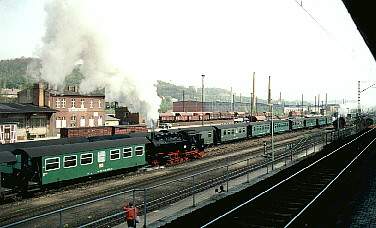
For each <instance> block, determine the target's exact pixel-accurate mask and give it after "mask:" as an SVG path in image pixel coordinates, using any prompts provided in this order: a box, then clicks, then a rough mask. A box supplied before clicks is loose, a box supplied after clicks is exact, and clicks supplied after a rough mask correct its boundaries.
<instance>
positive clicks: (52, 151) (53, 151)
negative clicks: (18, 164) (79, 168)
mask: <svg viewBox="0 0 376 228" xmlns="http://www.w3.org/2000/svg"><path fill="white" fill-rule="evenodd" d="M148 142H149V141H148V140H147V139H146V138H145V137H138V138H124V139H115V140H102V141H95V142H84V143H75V144H65V145H51V146H41V147H31V148H20V149H19V151H24V152H25V153H26V154H27V155H29V156H30V157H32V158H35V157H42V156H54V155H61V154H70V153H77V152H82V151H91V150H97V149H107V148H114V147H119V146H123V145H133V144H146V143H148Z"/></svg>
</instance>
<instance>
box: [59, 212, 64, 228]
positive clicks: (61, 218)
mask: <svg viewBox="0 0 376 228" xmlns="http://www.w3.org/2000/svg"><path fill="white" fill-rule="evenodd" d="M62 211H63V210H62V208H61V207H60V211H59V227H60V228H63V227H64V226H63V212H62Z"/></svg>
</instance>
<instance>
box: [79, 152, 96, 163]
mask: <svg viewBox="0 0 376 228" xmlns="http://www.w3.org/2000/svg"><path fill="white" fill-rule="evenodd" d="M90 164H93V154H81V165H90Z"/></svg>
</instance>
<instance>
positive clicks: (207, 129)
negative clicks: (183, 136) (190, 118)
mask: <svg viewBox="0 0 376 228" xmlns="http://www.w3.org/2000/svg"><path fill="white" fill-rule="evenodd" d="M179 130H181V131H184V130H195V131H198V132H200V131H213V130H214V126H201V127H200V126H199V127H187V128H179Z"/></svg>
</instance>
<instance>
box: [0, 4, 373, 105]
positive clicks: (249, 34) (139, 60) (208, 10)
mask: <svg viewBox="0 0 376 228" xmlns="http://www.w3.org/2000/svg"><path fill="white" fill-rule="evenodd" d="M107 2H108V4H109V7H107V9H106V10H107V12H106V14H105V15H106V16H108V17H111V16H112V14H111V3H112V1H107ZM122 2H124V3H123V4H121V5H122V6H123V8H122V9H114V10H117V11H119V10H120V11H121V12H122V13H123V14H124V16H123V17H121V19H122V20H124V26H123V27H119V28H115V29H117V30H118V32H119V34H122V35H124V34H125V35H126V37H127V38H126V39H124V45H125V46H126V47H127V48H126V49H125V50H127V51H125V52H124V56H123V58H124V62H125V63H127V66H125V67H126V68H128V69H129V72H133V73H134V74H136V75H140V77H141V76H142V77H146V78H145V80H156V79H162V80H171V81H172V82H175V83H178V84H181V85H195V86H200V85H201V76H200V75H201V74H205V75H206V78H205V84H206V86H209V87H222V88H230V87H231V86H232V87H233V89H234V91H236V92H237V94H239V93H242V94H243V95H244V94H246V95H248V94H249V93H250V87H251V75H252V73H253V72H254V71H255V72H256V84H257V86H256V89H257V91H256V94H257V95H258V96H259V97H263V98H265V97H266V96H267V90H266V88H267V76H269V75H271V76H272V90H273V98H274V99H276V98H277V97H278V95H279V92H280V91H281V92H282V96H283V97H284V98H286V99H290V100H291V99H299V98H300V96H301V93H304V94H305V97H307V99H309V100H311V101H312V100H313V98H314V96H315V95H316V94H319V93H320V94H321V97H322V98H323V97H324V96H325V92H328V96H329V98H330V99H331V100H334V99H342V98H345V99H352V100H356V97H357V81H358V80H362V81H365V82H364V83H362V85H364V86H366V85H367V84H369V83H371V82H372V81H376V80H375V73H376V65H375V61H374V59H373V57H372V55H371V54H370V52H369V50H368V48H367V46H366V45H365V43H364V41H363V39H362V37H361V36H360V34H359V32H358V31H357V29H356V26H355V25H354V23H353V21H352V19H351V17H350V15H349V14H348V13H347V10H346V8H345V7H344V6H343V3H342V1H341V0H305V1H303V6H304V7H305V8H306V9H307V10H308V11H309V12H311V14H312V15H314V17H315V18H316V19H317V20H318V21H319V22H320V24H321V25H322V26H323V27H324V28H325V30H326V31H327V32H325V31H324V30H323V29H322V28H320V26H319V25H318V24H316V23H315V22H314V21H313V20H312V19H311V18H310V17H309V16H308V15H307V14H306V13H305V12H304V11H303V10H302V9H301V8H300V7H299V6H298V5H297V4H296V2H295V1H294V0H190V1H179V0H159V1H155V0H154V1H153V0H150V1H146V0H139V1H122ZM117 7H118V5H117ZM93 10H101V9H95V8H94V9H93ZM102 13H103V12H102ZM102 15H103V14H102ZM44 18H45V12H44V1H41V0H17V1H15V0H0V26H1V27H0V43H1V47H0V59H4V58H15V57H20V56H37V55H38V51H37V50H38V47H41V46H42V45H43V44H42V42H41V38H42V37H43V34H44V30H45V22H44ZM108 26H111V25H108ZM145 75H147V76H145ZM375 97H376V89H374V90H373V91H371V90H370V91H369V92H367V93H365V94H364V96H363V99H364V101H365V102H367V103H368V104H371V103H373V98H375Z"/></svg>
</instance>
